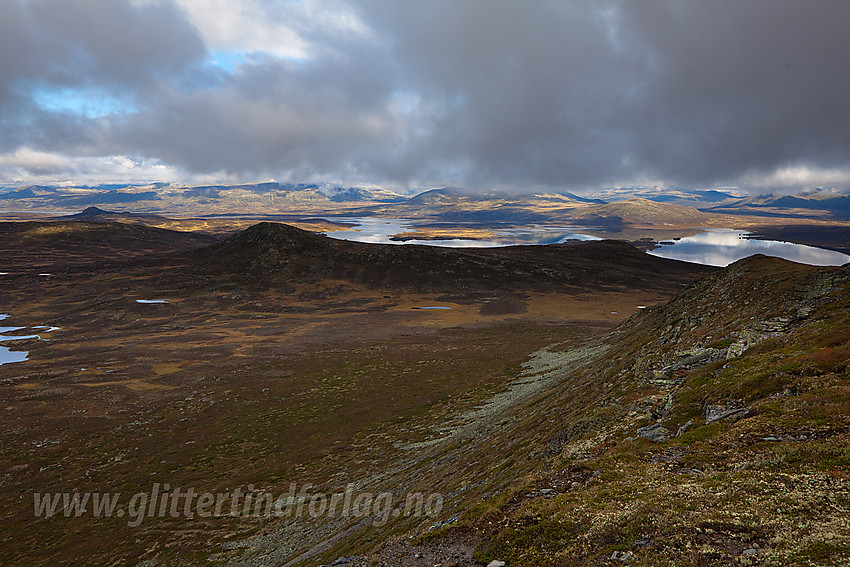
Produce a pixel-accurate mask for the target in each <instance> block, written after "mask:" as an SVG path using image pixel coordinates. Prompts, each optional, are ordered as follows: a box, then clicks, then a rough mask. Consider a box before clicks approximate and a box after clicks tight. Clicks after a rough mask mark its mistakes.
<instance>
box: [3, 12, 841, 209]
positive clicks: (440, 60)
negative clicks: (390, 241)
mask: <svg viewBox="0 0 850 567" xmlns="http://www.w3.org/2000/svg"><path fill="white" fill-rule="evenodd" d="M848 22H850V2H847V1H846V0H745V1H742V0H711V1H710V2H707V1H705V0H530V1H519V0H423V1H417V2H398V1H397V0H349V1H345V0H2V1H0V185H2V186H19V185H25V184H31V183H45V184H49V183H65V184H67V183H74V184H96V183H121V182H126V183H145V182H152V181H166V182H173V183H181V184H198V183H210V182H216V183H227V182H233V183H236V182H256V181H263V180H277V181H280V182H294V183H301V182H311V183H312V182H328V183H340V184H344V185H375V186H386V187H388V188H404V187H440V186H454V187H466V188H470V189H486V188H512V189H516V190H518V191H539V190H541V189H548V188H555V189H564V190H571V191H577V192H587V191H593V190H595V189H599V188H607V187H634V186H642V187H643V186H645V187H666V188H679V189H705V188H715V187H723V188H736V189H737V190H739V191H742V192H750V193H767V192H796V191H801V190H811V189H813V188H816V187H824V188H829V189H834V190H837V191H841V192H847V191H848V190H850V57H848V56H847V54H848V53H850V33H847V23H848Z"/></svg>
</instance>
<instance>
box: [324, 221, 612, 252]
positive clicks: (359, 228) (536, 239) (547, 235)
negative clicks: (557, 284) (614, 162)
mask: <svg viewBox="0 0 850 567" xmlns="http://www.w3.org/2000/svg"><path fill="white" fill-rule="evenodd" d="M325 220H331V221H335V222H345V223H351V224H354V225H356V227H355V228H354V229H353V230H333V231H330V232H325V233H324V234H325V235H326V236H330V237H331V238H336V239H339V240H352V241H355V242H368V243H371V244H425V245H427V246H448V247H452V248H492V247H494V246H518V245H523V244H560V243H562V242H566V241H567V240H601V238H599V237H598V236H590V235H587V234H579V233H577V232H573V230H574V229H573V228H572V227H557V226H541V225H531V226H528V227H521V228H502V229H498V228H497V229H493V230H492V232H493V233H495V235H496V236H495V237H494V238H486V239H474V240H473V239H462V238H447V239H441V240H405V241H403V242H402V241H398V240H390V238H391V237H392V236H395V235H397V234H401V233H403V232H409V231H411V230H415V229H416V228H417V226H426V225H427V226H431V227H432V226H433V221H416V220H410V219H396V218H375V217H334V218H332V219H331V218H327V219H325Z"/></svg>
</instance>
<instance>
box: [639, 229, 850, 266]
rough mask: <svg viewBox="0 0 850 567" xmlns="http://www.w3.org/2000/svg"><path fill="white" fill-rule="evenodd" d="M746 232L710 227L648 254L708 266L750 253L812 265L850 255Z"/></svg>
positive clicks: (849, 259)
mask: <svg viewBox="0 0 850 567" xmlns="http://www.w3.org/2000/svg"><path fill="white" fill-rule="evenodd" d="M748 235H749V233H748V232H745V231H741V230H730V229H712V230H709V231H707V232H703V233H702V234H697V235H695V236H688V237H685V238H682V239H681V240H677V241H675V242H674V243H673V244H671V245H667V246H662V247H661V248H657V249H655V250H651V251H649V254H652V255H653V256H658V257H660V258H672V259H674V260H684V261H685V262H695V263H697V264H707V265H709V266H728V265H729V264H731V263H732V262H735V261H737V260H740V259H741V258H746V257H747V256H752V255H753V254H764V255H765V256H776V257H779V258H784V259H786V260H791V261H793V262H800V263H802V264H810V265H813V266H841V265H843V264H846V263H847V262H850V256H848V255H847V254H842V253H841V252H836V251H834V250H824V249H823V248H815V247H814V246H806V245H803V244H792V243H791V242H779V241H776V240H754V239H750V238H748Z"/></svg>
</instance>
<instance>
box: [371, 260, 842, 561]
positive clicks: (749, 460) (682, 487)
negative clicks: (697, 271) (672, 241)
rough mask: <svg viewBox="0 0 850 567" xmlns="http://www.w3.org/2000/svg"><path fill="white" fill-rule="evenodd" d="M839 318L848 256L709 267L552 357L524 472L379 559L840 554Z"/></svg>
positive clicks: (826, 557)
mask: <svg viewBox="0 0 850 567" xmlns="http://www.w3.org/2000/svg"><path fill="white" fill-rule="evenodd" d="M848 329H850V268H847V267H845V268H840V269H818V268H812V267H807V266H801V265H798V264H792V263H789V262H785V261H781V260H777V259H773V258H766V257H752V258H749V259H746V260H742V261H740V262H737V263H736V264H733V265H732V266H730V267H729V268H727V269H725V270H723V271H721V272H719V273H717V274H714V275H711V276H709V277H707V278H704V279H703V280H700V281H699V282H697V283H696V284H694V285H693V286H691V287H690V288H689V289H688V290H687V291H685V292H683V293H682V294H680V295H679V296H677V297H676V298H674V299H673V300H671V301H670V302H669V303H667V304H665V305H663V306H660V307H657V308H653V309H649V310H646V311H645V312H644V313H641V314H639V315H636V316H634V317H632V318H631V319H630V320H628V321H627V322H625V323H624V324H622V325H621V326H620V327H619V328H618V329H617V330H616V331H615V332H614V333H612V334H611V335H610V336H609V337H608V338H607V339H606V342H607V344H608V347H609V348H608V350H607V351H606V352H605V354H604V355H603V356H602V358H600V359H598V360H597V362H596V363H595V364H593V363H592V364H589V365H587V366H585V367H584V369H583V370H580V371H578V372H575V371H573V369H570V368H563V369H562V371H563V372H564V375H563V381H562V382H561V383H560V384H559V385H557V386H555V387H554V388H552V389H551V390H549V391H548V392H547V394H546V398H545V400H541V401H540V402H539V405H538V407H536V408H535V409H536V410H537V411H540V412H542V413H543V414H544V415H546V416H547V417H548V418H550V420H552V421H558V422H559V423H560V426H561V429H560V430H559V431H557V433H556V434H555V435H553V436H551V437H550V438H549V439H548V442H547V443H546V445H545V448H543V458H541V460H540V461H539V467H538V469H537V470H536V471H535V472H534V473H532V474H529V475H526V476H524V477H522V478H521V479H520V480H518V481H517V482H515V483H514V484H513V485H512V486H511V487H509V488H507V489H505V490H504V491H501V492H499V493H498V494H496V495H495V496H493V497H491V498H489V499H487V500H485V501H484V502H482V503H480V504H478V505H473V506H471V507H469V508H467V510H466V511H465V513H464V514H463V516H462V517H461V519H460V520H459V521H458V522H457V523H456V524H455V525H454V527H451V528H443V529H442V530H437V531H432V532H429V533H428V534H426V535H425V536H423V537H421V538H420V540H419V541H418V543H417V544H416V545H414V546H412V547H410V548H409V553H407V552H406V553H402V554H401V556H403V557H405V558H408V559H405V560H404V561H402V562H398V557H397V556H398V549H389V548H388V549H386V550H384V552H383V555H382V554H380V553H379V554H377V555H376V556H375V558H374V562H377V563H378V564H387V565H389V564H409V565H420V564H424V563H422V562H420V561H418V560H417V559H416V556H415V554H416V553H418V554H419V555H421V556H422V557H425V556H428V557H429V558H432V556H429V555H428V554H429V553H432V554H433V553H434V551H435V550H441V549H448V548H449V547H451V546H448V547H447V545H448V544H447V542H449V543H452V542H453V543H452V545H455V546H456V545H457V542H459V541H465V542H467V543H468V545H469V548H470V549H471V550H473V554H472V558H474V560H476V561H477V562H479V563H481V564H484V563H486V562H488V561H490V560H494V559H495V560H503V561H507V562H508V564H509V565H599V564H612V565H614V564H624V563H626V564H630V565H845V564H847V563H848V561H850V520H849V519H848V518H850V513H848V512H850V478H848V470H850V382H848V378H850V332H848ZM527 411H528V408H525V410H524V412H525V413H527ZM527 425H530V424H528V423H527V424H526V426H527ZM544 427H545V426H544ZM550 427H551V426H550ZM513 433H514V434H516V431H514V432H513ZM528 434H529V435H530V436H531V437H534V436H535V435H534V433H533V432H531V431H528ZM497 450H498V449H497ZM454 549H456V547H454ZM406 551H407V550H406ZM393 553H395V554H396V560H395V561H396V563H391V562H390V561H388V560H387V558H388V557H391V556H393V555H392V554H393ZM411 556H413V558H414V559H409V558H410V557H411ZM472 558H470V564H472Z"/></svg>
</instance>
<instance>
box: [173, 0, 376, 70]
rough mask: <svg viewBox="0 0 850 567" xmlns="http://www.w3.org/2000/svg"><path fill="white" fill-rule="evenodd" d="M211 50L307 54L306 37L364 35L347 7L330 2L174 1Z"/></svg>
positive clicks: (288, 56) (300, 56)
mask: <svg viewBox="0 0 850 567" xmlns="http://www.w3.org/2000/svg"><path fill="white" fill-rule="evenodd" d="M174 2H175V3H176V4H178V5H179V6H180V7H181V8H183V10H185V11H186V13H187V14H188V16H189V20H190V21H191V22H192V23H193V24H194V25H195V26H196V27H197V28H198V30H199V31H200V33H201V35H202V37H203V38H204V40H205V41H206V43H207V46H208V47H209V48H210V49H211V50H214V51H232V52H260V53H266V54H269V55H274V56H276V57H280V58H284V59H306V58H309V57H310V55H311V52H312V50H313V49H315V48H317V47H320V46H317V45H313V44H311V41H310V35H311V34H312V33H313V32H314V31H315V30H321V32H322V33H324V34H328V33H330V34H333V33H338V34H357V35H365V34H367V33H368V30H367V28H366V26H365V25H364V24H363V23H362V22H361V21H360V20H359V19H358V18H357V16H356V15H355V14H354V12H352V11H351V10H350V9H349V8H347V7H345V6H344V5H342V4H340V3H338V2H332V1H328V0H301V1H298V0H242V1H239V2H234V1H233V0H174Z"/></svg>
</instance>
